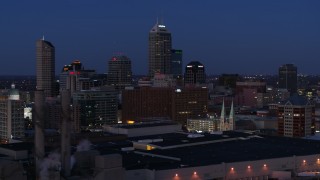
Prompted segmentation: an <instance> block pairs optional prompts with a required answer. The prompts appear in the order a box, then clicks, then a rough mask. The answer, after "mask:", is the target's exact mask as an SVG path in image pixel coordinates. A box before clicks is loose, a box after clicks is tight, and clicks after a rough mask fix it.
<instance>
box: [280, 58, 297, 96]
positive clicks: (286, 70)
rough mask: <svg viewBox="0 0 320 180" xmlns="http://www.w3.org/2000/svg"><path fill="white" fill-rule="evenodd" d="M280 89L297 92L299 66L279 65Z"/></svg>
mask: <svg viewBox="0 0 320 180" xmlns="http://www.w3.org/2000/svg"><path fill="white" fill-rule="evenodd" d="M279 89H287V90H288V91H289V92H290V93H296V92H297V67H296V66H295V65H293V64H284V65H282V66H280V67H279Z"/></svg>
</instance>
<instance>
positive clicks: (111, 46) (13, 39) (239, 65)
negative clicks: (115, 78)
mask: <svg viewBox="0 0 320 180" xmlns="http://www.w3.org/2000/svg"><path fill="white" fill-rule="evenodd" d="M318 7H320V2H318V1H289V0H284V1H281V2H277V1H262V2H256V1H253V0H248V1H240V2H239V1H234V0H230V1H212V2H211V1H202V2H201V3H199V2H192V1H183V2H182V1H175V2H172V1H161V2H149V1H139V2H118V1H111V2H104V1H100V0H96V1H90V2H88V1H84V0H80V1H77V2H72V1H71V0H68V1H63V2H42V1H33V2H18V1H12V2H1V3H0V17H1V18H0V24H1V27H2V28H1V29H0V36H1V39H2V43H1V49H2V53H1V54H0V59H1V62H2V63H3V64H2V66H1V67H0V75H35V64H36V53H35V51H36V50H35V47H34V43H35V41H37V40H39V39H41V38H42V36H43V35H44V36H45V39H46V40H48V41H50V42H51V43H53V44H54V45H55V47H56V68H55V71H56V74H57V73H59V72H60V70H61V68H62V67H63V66H64V65H66V64H70V63H71V62H73V61H74V60H76V59H78V60H80V61H81V62H82V64H83V65H84V67H85V68H86V69H96V70H97V72H98V73H106V72H107V62H108V60H109V59H110V57H112V56H113V55H114V54H113V53H115V52H119V51H121V52H124V54H125V55H126V56H128V57H129V58H130V59H131V60H132V68H133V74H144V75H147V71H148V33H149V31H150V29H151V28H152V27H153V25H154V24H155V23H156V21H157V18H158V19H159V21H160V22H163V24H164V25H166V27H167V28H168V30H169V31H170V32H171V34H172V48H174V49H181V50H183V53H184V55H183V68H184V67H185V66H186V64H188V63H189V62H191V61H200V62H201V63H202V64H203V65H204V66H205V67H206V72H207V74H208V75H211V74H221V73H239V74H277V71H278V67H279V66H281V65H283V64H291V63H292V64H295V65H296V66H297V68H298V73H304V74H320V73H318V70H317V66H318V65H320V62H317V61H318V60H319V59H320V51H318V49H320V35H319V33H318V32H319V30H320V25H319V24H320V23H319V21H320V20H319V19H318V18H317V17H319V16H320V12H318V10H317V9H318ZM16 52H19V53H16ZM17 64H23V66H22V65H21V66H17Z"/></svg>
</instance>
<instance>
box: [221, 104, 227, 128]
mask: <svg viewBox="0 0 320 180" xmlns="http://www.w3.org/2000/svg"><path fill="white" fill-rule="evenodd" d="M225 114H226V112H225V109H224V99H223V101H222V108H221V115H220V131H224V130H225V125H224V121H225Z"/></svg>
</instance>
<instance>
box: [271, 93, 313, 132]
mask: <svg viewBox="0 0 320 180" xmlns="http://www.w3.org/2000/svg"><path fill="white" fill-rule="evenodd" d="M277 112H278V134H279V135H280V136H287V137H306V136H310V135H314V133H315V106H314V105H313V104H312V103H311V102H310V101H309V100H308V99H307V98H306V97H302V96H298V95H297V94H294V95H293V96H291V97H290V98H289V99H288V100H287V101H284V102H283V103H281V104H278V110H277Z"/></svg>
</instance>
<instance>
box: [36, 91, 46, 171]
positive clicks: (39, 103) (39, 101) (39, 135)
mask: <svg viewBox="0 0 320 180" xmlns="http://www.w3.org/2000/svg"><path fill="white" fill-rule="evenodd" d="M33 112H34V121H35V139H34V142H35V161H36V174H37V176H38V175H39V172H40V165H41V161H42V160H43V158H44V155H45V152H44V118H45V117H44V115H45V114H44V112H45V109H44V91H42V90H37V91H35V103H34V111H33Z"/></svg>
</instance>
